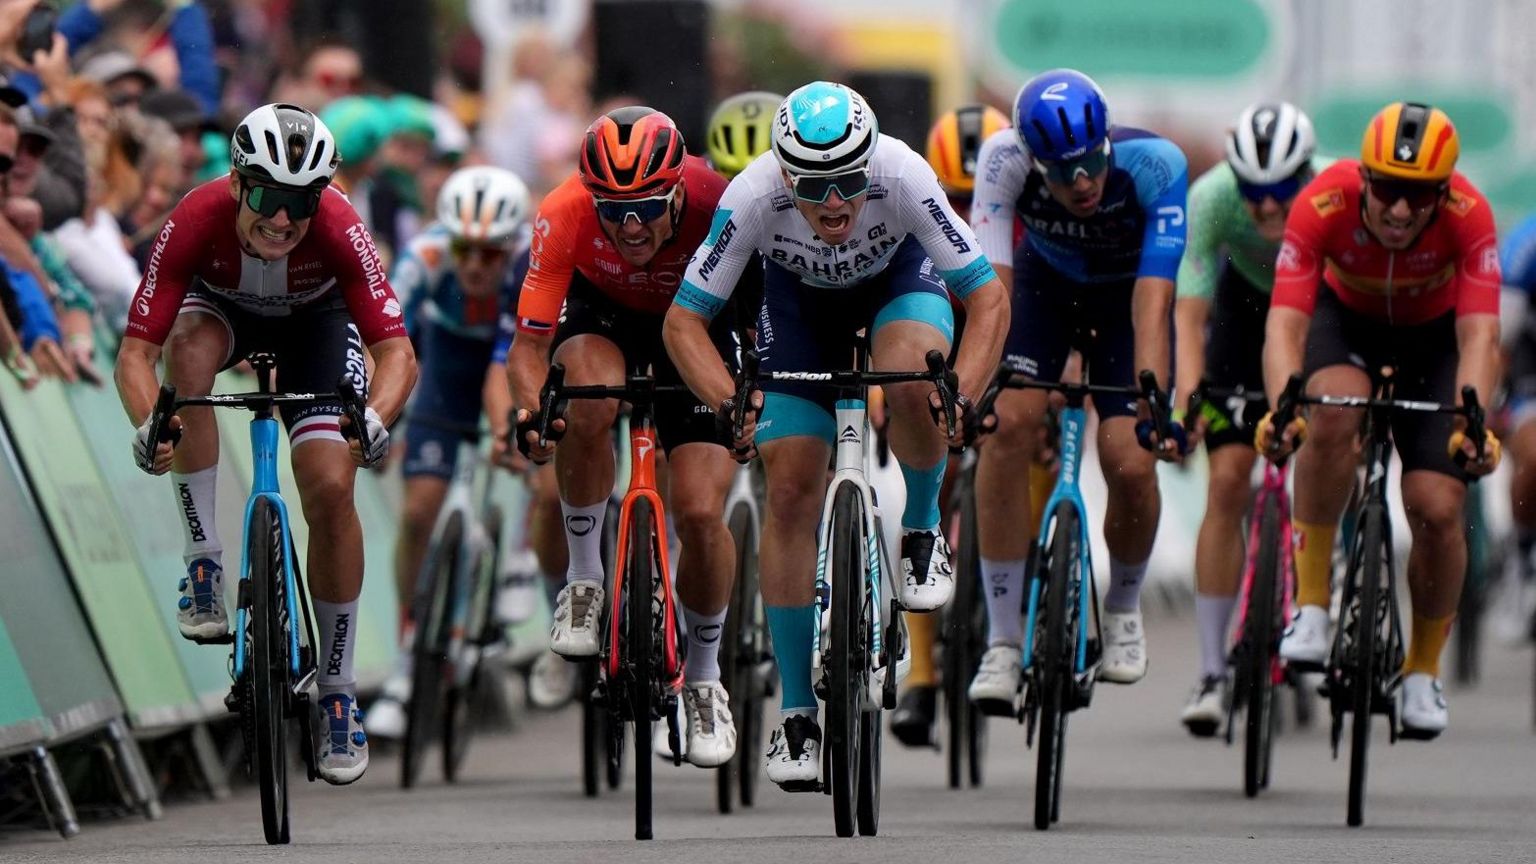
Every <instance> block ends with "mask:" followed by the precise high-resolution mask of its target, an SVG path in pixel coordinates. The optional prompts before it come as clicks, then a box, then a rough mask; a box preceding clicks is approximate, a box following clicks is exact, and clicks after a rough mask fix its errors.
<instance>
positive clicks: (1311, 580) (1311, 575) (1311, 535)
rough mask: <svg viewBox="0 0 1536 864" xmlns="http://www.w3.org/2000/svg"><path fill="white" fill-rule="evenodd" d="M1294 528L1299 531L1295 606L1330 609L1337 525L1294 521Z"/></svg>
mask: <svg viewBox="0 0 1536 864" xmlns="http://www.w3.org/2000/svg"><path fill="white" fill-rule="evenodd" d="M1291 527H1292V528H1293V529H1295V531H1296V605H1298V606H1321V607H1323V608H1324V609H1327V608H1328V601H1329V599H1330V597H1329V595H1330V593H1331V592H1330V590H1329V578H1330V577H1331V576H1332V575H1333V533H1334V531H1335V528H1336V526H1334V525H1332V524H1321V523H1317V522H1302V521H1300V520H1294V521H1293V522H1292V523H1291Z"/></svg>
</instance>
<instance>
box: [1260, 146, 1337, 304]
mask: <svg viewBox="0 0 1536 864" xmlns="http://www.w3.org/2000/svg"><path fill="white" fill-rule="evenodd" d="M1343 212H1344V192H1343V190H1341V189H1339V188H1338V187H1337V186H1336V185H1335V184H1334V182H1333V181H1332V179H1331V178H1330V177H1328V176H1324V175H1319V176H1318V178H1317V179H1315V180H1313V181H1312V182H1311V183H1308V184H1307V186H1306V187H1305V188H1304V189H1302V190H1301V192H1300V194H1298V195H1297V196H1296V200H1295V202H1294V203H1292V205H1291V212H1290V213H1289V214H1288V215H1287V216H1286V218H1285V236H1284V238H1283V239H1282V240H1281V241H1280V251H1279V253H1278V254H1276V256H1275V290H1274V293H1273V294H1272V295H1271V297H1270V301H1269V302H1270V305H1271V306H1287V307H1290V308H1291V309H1295V310H1298V311H1300V312H1305V313H1306V314H1308V315H1311V314H1312V311H1313V310H1314V309H1315V308H1317V291H1318V287H1319V283H1321V282H1322V279H1323V258H1324V249H1323V240H1324V237H1325V236H1326V235H1327V231H1328V220H1329V219H1330V218H1333V217H1335V216H1341V215H1342V214H1343Z"/></svg>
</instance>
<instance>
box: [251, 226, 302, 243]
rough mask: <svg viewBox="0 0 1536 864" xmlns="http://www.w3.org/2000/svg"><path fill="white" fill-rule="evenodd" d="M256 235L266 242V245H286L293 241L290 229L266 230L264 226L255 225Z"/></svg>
mask: <svg viewBox="0 0 1536 864" xmlns="http://www.w3.org/2000/svg"><path fill="white" fill-rule="evenodd" d="M256 233H257V234H259V235H260V236H261V239H263V240H265V241H267V242H268V243H287V242H288V241H289V240H292V239H293V229H292V228H285V229H281V230H279V229H276V228H268V227H267V226H265V225H257V226H256Z"/></svg>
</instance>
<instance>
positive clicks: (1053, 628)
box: [1035, 502, 1081, 831]
mask: <svg viewBox="0 0 1536 864" xmlns="http://www.w3.org/2000/svg"><path fill="white" fill-rule="evenodd" d="M1053 523H1054V526H1055V527H1054V528H1053V529H1052V530H1053V531H1054V532H1055V533H1054V534H1053V535H1052V537H1051V546H1050V553H1049V554H1050V558H1049V560H1048V561H1046V564H1045V567H1046V570H1045V572H1046V576H1047V579H1048V580H1049V581H1047V582H1046V585H1045V619H1044V621H1042V622H1041V624H1040V626H1041V628H1042V630H1043V635H1044V638H1043V640H1042V641H1043V650H1042V651H1041V652H1040V654H1039V664H1040V668H1039V669H1038V670H1037V672H1036V675H1037V676H1038V680H1039V682H1040V739H1039V741H1038V742H1037V743H1036V747H1038V748H1039V752H1038V753H1037V754H1036V756H1037V758H1036V767H1035V827H1036V828H1037V829H1039V830H1041V831H1044V830H1046V829H1048V828H1050V827H1051V823H1052V822H1055V821H1056V820H1057V819H1058V818H1060V815H1061V779H1062V778H1061V770H1062V761H1063V754H1064V751H1065V750H1066V743H1067V698H1066V697H1067V688H1068V687H1070V686H1073V677H1072V672H1073V668H1074V666H1075V664H1074V662H1073V660H1074V659H1075V654H1076V652H1075V650H1073V649H1074V648H1075V647H1076V643H1077V640H1076V639H1075V638H1074V637H1075V635H1076V628H1075V627H1074V626H1073V623H1074V619H1075V617H1076V616H1075V615H1074V614H1073V613H1074V612H1075V611H1076V610H1075V609H1074V608H1073V607H1072V606H1071V604H1070V601H1071V600H1072V599H1073V597H1072V594H1073V592H1072V590H1071V584H1072V579H1073V574H1074V573H1075V572H1076V568H1077V566H1078V557H1079V555H1080V554H1081V550H1080V548H1079V546H1080V540H1081V538H1080V536H1079V535H1080V533H1081V532H1080V531H1079V529H1078V514H1077V509H1076V508H1074V507H1072V506H1071V505H1070V504H1067V503H1065V502H1063V503H1060V504H1058V505H1056V516H1055V519H1054V520H1053Z"/></svg>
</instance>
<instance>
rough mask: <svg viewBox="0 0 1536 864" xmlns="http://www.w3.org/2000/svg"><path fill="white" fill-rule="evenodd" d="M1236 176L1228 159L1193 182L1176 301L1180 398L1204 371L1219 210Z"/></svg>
mask: <svg viewBox="0 0 1536 864" xmlns="http://www.w3.org/2000/svg"><path fill="white" fill-rule="evenodd" d="M1236 185H1237V181H1236V179H1235V178H1234V176H1233V174H1232V169H1231V168H1229V167H1227V166H1226V164H1225V163H1223V164H1220V165H1217V166H1216V167H1215V168H1212V169H1211V170H1209V171H1207V172H1205V173H1204V174H1202V175H1201V176H1200V177H1199V179H1197V180H1195V182H1194V183H1192V184H1191V185H1190V187H1189V236H1188V238H1187V240H1186V244H1185V248H1184V256H1183V258H1181V259H1180V260H1179V272H1178V288H1177V289H1176V293H1175V300H1174V313H1173V314H1174V334H1175V336H1176V338H1177V340H1178V342H1177V344H1176V345H1175V346H1174V351H1175V356H1176V358H1177V360H1178V362H1177V363H1175V364H1174V366H1175V372H1174V374H1175V375H1176V376H1177V381H1176V383H1177V388H1176V391H1177V393H1178V394H1179V397H1180V399H1181V400H1182V399H1183V398H1184V397H1186V396H1188V395H1189V394H1190V393H1192V392H1194V389H1195V387H1197V386H1198V385H1199V383H1200V377H1201V376H1202V375H1204V374H1205V324H1206V321H1207V320H1208V319H1209V317H1210V312H1211V299H1212V298H1213V297H1214V296H1215V294H1216V280H1217V278H1218V276H1219V274H1220V273H1221V265H1222V255H1221V246H1222V243H1221V228H1222V227H1223V226H1222V225H1221V221H1220V220H1221V215H1220V214H1221V213H1222V212H1223V208H1222V207H1221V206H1220V205H1221V201H1222V199H1223V196H1224V195H1235V194H1236V188H1235V187H1236Z"/></svg>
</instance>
